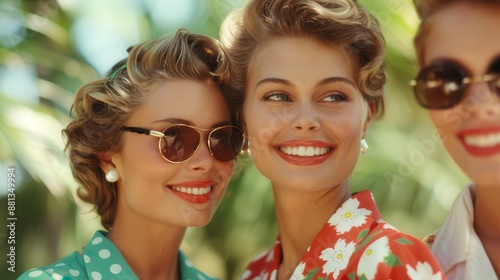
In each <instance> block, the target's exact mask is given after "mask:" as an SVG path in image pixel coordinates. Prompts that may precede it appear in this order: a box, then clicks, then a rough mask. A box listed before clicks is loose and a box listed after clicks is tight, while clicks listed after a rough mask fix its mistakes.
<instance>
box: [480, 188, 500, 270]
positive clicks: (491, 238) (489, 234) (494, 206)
mask: <svg viewBox="0 0 500 280" xmlns="http://www.w3.org/2000/svg"><path fill="white" fill-rule="evenodd" d="M499 197H500V188H498V186H495V187H493V186H492V187H484V186H476V195H475V200H474V230H475V231H476V233H477V235H478V236H479V239H480V240H481V243H482V244H483V247H484V249H485V251H486V254H487V255H488V258H489V259H490V261H491V263H492V265H493V268H494V270H495V272H496V274H497V276H499V277H500V211H499V209H498V198H499Z"/></svg>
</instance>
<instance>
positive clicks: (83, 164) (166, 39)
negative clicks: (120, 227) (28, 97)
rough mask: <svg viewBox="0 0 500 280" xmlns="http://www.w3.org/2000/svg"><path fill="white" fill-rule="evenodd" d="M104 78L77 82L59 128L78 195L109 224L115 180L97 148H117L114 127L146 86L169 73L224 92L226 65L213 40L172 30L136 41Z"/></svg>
mask: <svg viewBox="0 0 500 280" xmlns="http://www.w3.org/2000/svg"><path fill="white" fill-rule="evenodd" d="M110 72H111V73H112V74H111V75H110V76H109V77H107V78H104V79H100V80H96V81H93V82H90V83H88V84H85V85H83V86H82V87H81V88H80V89H79V90H78V91H77V93H76V96H75V100H74V103H73V105H72V108H71V111H72V112H74V113H75V114H76V116H75V118H74V120H73V121H72V122H71V123H70V124H69V125H68V126H67V128H66V129H64V130H63V136H64V137H65V138H66V148H65V149H66V151H67V152H68V156H69V160H70V164H71V169H72V173H73V176H74V177H75V179H76V181H77V182H78V183H79V187H78V189H77V195H78V197H79V198H80V199H81V200H83V201H85V202H88V203H90V204H93V205H94V207H95V210H96V212H97V214H98V215H99V216H100V217H101V224H102V225H103V226H104V228H106V229H108V230H109V229H110V228H111V225H112V224H113V221H114V218H115V215H116V207H117V190H116V185H115V183H110V182H108V181H106V179H105V174H104V172H103V171H102V170H101V168H100V167H99V157H98V154H99V153H101V152H106V151H119V150H120V149H121V137H120V135H121V133H120V128H121V127H122V126H124V125H125V123H126V122H127V120H128V119H129V117H130V115H131V114H132V113H133V112H134V111H135V110H136V109H137V108H138V107H139V106H140V105H141V103H142V101H143V100H144V98H145V96H146V95H147V94H148V92H149V91H150V90H151V89H152V88H153V87H155V86H156V85H157V84H159V83H160V82H162V81H165V80H169V79H172V78H173V79H189V80H198V81H205V80H209V79H210V80H213V81H214V82H215V83H216V84H218V85H219V86H220V88H221V89H222V91H223V92H225V88H226V84H227V83H228V81H229V65H228V62H227V59H226V57H225V53H224V51H223V49H222V47H221V45H220V44H219V42H218V41H216V40H215V39H212V38H210V37H207V36H204V35H198V34H191V33H189V32H188V31H187V30H185V29H180V30H178V31H177V32H176V33H175V34H174V35H165V36H163V37H160V38H157V39H155V40H151V41H147V42H144V43H141V44H138V45H136V46H134V47H132V48H131V49H130V53H129V55H128V58H127V59H124V60H122V61H120V62H119V63H117V64H116V65H115V66H114V67H113V68H112V69H111V71H110Z"/></svg>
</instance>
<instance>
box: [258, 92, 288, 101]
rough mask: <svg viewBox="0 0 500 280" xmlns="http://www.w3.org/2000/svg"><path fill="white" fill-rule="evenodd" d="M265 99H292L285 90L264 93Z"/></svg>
mask: <svg viewBox="0 0 500 280" xmlns="http://www.w3.org/2000/svg"><path fill="white" fill-rule="evenodd" d="M263 99H264V100H269V101H291V99H290V97H289V96H288V95H287V94H285V93H283V92H271V93H268V94H266V95H264V98H263Z"/></svg>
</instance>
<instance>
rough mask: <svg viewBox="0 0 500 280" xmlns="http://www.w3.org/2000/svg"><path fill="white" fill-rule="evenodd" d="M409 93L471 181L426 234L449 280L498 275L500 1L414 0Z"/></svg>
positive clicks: (499, 255)
mask: <svg viewBox="0 0 500 280" xmlns="http://www.w3.org/2000/svg"><path fill="white" fill-rule="evenodd" d="M415 4H416V6H417V10H418V12H419V15H420V17H421V18H422V23H421V26H420V30H419V32H418V34H417V36H416V38H415V47H416V51H417V57H418V63H419V65H420V67H421V70H420V73H419V74H418V76H417V78H416V79H415V81H413V82H412V85H413V86H414V92H415V96H416V98H417V101H418V102H419V103H420V105H422V106H423V107H424V108H426V109H428V110H429V113H430V117H431V119H432V121H433V123H434V125H435V126H436V129H437V131H438V132H439V134H440V136H441V140H442V143H443V145H444V147H445V149H446V151H447V152H448V153H449V154H450V156H451V158H452V159H453V160H454V161H455V162H456V163H457V164H458V166H459V167H460V168H461V169H462V170H463V171H464V172H465V173H466V174H467V175H468V177H470V179H472V181H473V183H471V184H469V185H468V186H466V187H465V188H464V189H463V191H462V192H461V193H460V195H459V196H458V197H457V198H456V200H455V202H454V204H453V206H452V208H451V211H450V215H449V217H448V218H447V220H446V221H445V223H444V224H443V226H442V227H441V228H440V229H439V230H438V231H437V232H436V233H434V234H432V235H430V236H428V237H427V238H426V241H427V242H428V244H429V246H430V248H431V251H432V252H433V253H434V255H435V256H436V259H437V260H438V261H439V263H440V265H441V267H442V269H443V271H444V272H445V273H446V275H447V276H448V278H449V279H498V278H499V276H500V211H499V209H498V199H499V198H500V186H499V182H500V100H499V99H498V97H499V95H500V29H499V26H500V1H498V0H493V1H492V0H482V1H481V0H479V1H478V0H474V1H472V0H465V1H464V0H461V1H459V0H452V1H444V0H432V1H430V0H420V1H415Z"/></svg>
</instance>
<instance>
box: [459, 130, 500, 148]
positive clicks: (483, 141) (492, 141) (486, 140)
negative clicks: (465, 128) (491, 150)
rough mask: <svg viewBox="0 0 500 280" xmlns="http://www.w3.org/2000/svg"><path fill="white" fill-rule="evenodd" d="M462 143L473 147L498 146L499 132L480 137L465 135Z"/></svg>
mask: <svg viewBox="0 0 500 280" xmlns="http://www.w3.org/2000/svg"><path fill="white" fill-rule="evenodd" d="M463 139H464V142H465V143H466V144H467V145H469V146H473V147H480V148H488V147H494V146H497V145H499V144H500V132H499V133H490V134H482V135H465V136H464V137H463Z"/></svg>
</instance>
